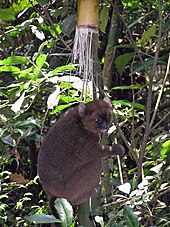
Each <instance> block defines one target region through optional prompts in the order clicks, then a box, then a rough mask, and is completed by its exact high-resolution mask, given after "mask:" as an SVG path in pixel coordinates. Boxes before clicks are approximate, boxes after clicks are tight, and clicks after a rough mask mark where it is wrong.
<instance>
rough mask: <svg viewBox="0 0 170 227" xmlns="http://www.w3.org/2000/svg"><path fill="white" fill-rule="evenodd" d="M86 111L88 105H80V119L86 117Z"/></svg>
mask: <svg viewBox="0 0 170 227" xmlns="http://www.w3.org/2000/svg"><path fill="white" fill-rule="evenodd" d="M85 109H86V105H85V104H83V103H81V104H79V105H78V113H79V115H80V117H82V118H83V117H84V116H85Z"/></svg>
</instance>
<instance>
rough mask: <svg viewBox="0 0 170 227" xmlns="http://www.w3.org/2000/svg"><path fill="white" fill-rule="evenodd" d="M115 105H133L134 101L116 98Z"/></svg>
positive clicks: (113, 102)
mask: <svg viewBox="0 0 170 227" xmlns="http://www.w3.org/2000/svg"><path fill="white" fill-rule="evenodd" d="M112 104H113V105H120V106H128V107H131V106H132V103H131V102H129V101H127V100H114V101H112Z"/></svg>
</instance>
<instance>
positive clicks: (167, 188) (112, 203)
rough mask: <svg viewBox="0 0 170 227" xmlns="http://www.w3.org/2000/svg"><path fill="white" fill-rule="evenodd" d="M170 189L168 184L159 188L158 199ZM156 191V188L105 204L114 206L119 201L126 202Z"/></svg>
mask: <svg viewBox="0 0 170 227" xmlns="http://www.w3.org/2000/svg"><path fill="white" fill-rule="evenodd" d="M169 191H170V186H167V187H165V188H161V189H159V190H158V193H159V194H157V195H156V196H155V197H156V199H158V198H159V197H160V196H162V195H164V194H166V193H167V192H169ZM154 193H155V190H154V191H150V192H148V193H145V194H142V195H137V196H131V197H129V198H126V199H121V200H117V201H114V202H111V203H107V204H105V205H104V207H109V206H112V205H115V204H119V203H125V202H127V201H129V200H132V199H137V198H142V196H146V194H147V195H152V194H154ZM155 197H154V198H155ZM152 199H153V198H152Z"/></svg>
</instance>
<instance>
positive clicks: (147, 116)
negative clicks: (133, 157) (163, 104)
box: [138, 0, 162, 180]
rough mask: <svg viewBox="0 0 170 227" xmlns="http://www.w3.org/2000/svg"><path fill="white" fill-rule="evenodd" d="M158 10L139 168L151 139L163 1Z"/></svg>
mask: <svg viewBox="0 0 170 227" xmlns="http://www.w3.org/2000/svg"><path fill="white" fill-rule="evenodd" d="M158 10H159V31H158V38H157V49H156V52H155V57H154V62H153V68H152V73H151V75H150V77H149V89H148V100H147V110H146V125H145V128H146V130H145V134H144V138H143V142H142V149H141V152H140V156H139V163H138V167H139V168H140V167H141V166H142V162H143V157H144V153H145V148H146V145H147V141H148V138H149V133H150V115H151V104H152V87H153V78H154V75H155V71H156V66H157V62H158V57H159V51H160V45H161V38H162V11H161V0H159V9H158ZM139 175H141V173H140V169H139ZM141 177H142V176H138V178H139V180H141V179H140V178H141Z"/></svg>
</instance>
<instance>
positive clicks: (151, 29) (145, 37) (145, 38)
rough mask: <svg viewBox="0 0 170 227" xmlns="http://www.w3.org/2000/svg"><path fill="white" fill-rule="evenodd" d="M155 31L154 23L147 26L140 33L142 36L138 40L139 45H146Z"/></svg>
mask: <svg viewBox="0 0 170 227" xmlns="http://www.w3.org/2000/svg"><path fill="white" fill-rule="evenodd" d="M155 33H156V25H153V26H151V27H149V28H148V29H147V30H146V31H144V32H143V33H142V38H141V40H140V41H139V43H140V44H141V45H147V44H148V42H149V41H150V38H151V37H153V36H154V35H155Z"/></svg>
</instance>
